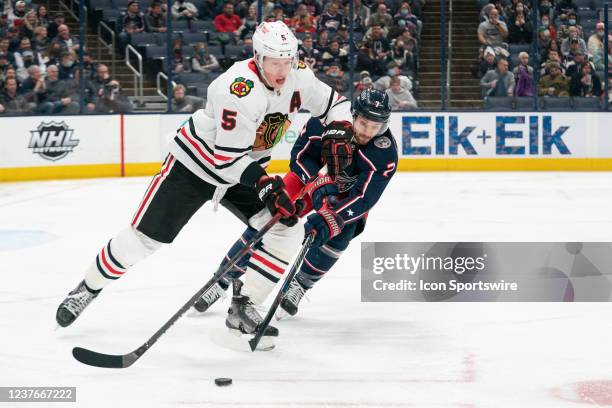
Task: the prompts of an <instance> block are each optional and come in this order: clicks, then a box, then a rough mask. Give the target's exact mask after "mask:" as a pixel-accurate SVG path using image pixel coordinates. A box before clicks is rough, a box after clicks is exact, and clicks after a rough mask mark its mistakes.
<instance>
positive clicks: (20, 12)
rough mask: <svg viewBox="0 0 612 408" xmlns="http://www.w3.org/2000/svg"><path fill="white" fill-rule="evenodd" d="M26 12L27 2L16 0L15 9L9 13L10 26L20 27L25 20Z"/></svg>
mask: <svg viewBox="0 0 612 408" xmlns="http://www.w3.org/2000/svg"><path fill="white" fill-rule="evenodd" d="M26 13H27V9H26V2H25V1H23V0H19V1H16V2H15V5H14V6H13V9H12V10H10V11H9V13H8V22H9V26H12V27H15V28H19V27H20V26H21V25H22V24H23V23H24V21H25V16H26Z"/></svg>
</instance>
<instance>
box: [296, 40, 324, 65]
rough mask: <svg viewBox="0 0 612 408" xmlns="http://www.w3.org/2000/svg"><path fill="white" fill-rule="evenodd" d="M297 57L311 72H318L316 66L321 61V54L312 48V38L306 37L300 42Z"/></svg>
mask: <svg viewBox="0 0 612 408" xmlns="http://www.w3.org/2000/svg"><path fill="white" fill-rule="evenodd" d="M298 55H299V57H300V59H301V60H302V61H304V62H305V63H306V65H308V66H309V67H310V69H312V70H313V71H315V72H316V71H317V70H318V64H319V61H320V60H321V53H320V52H319V50H317V49H316V48H314V45H313V41H312V37H311V36H310V35H307V36H306V37H304V39H303V40H302V44H301V45H300V47H299V48H298Z"/></svg>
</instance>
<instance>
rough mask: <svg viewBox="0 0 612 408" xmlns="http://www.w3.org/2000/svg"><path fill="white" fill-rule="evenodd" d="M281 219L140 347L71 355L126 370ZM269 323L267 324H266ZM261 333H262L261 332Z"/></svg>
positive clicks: (74, 351)
mask: <svg viewBox="0 0 612 408" xmlns="http://www.w3.org/2000/svg"><path fill="white" fill-rule="evenodd" d="M280 219H281V215H280V213H277V214H276V215H274V216H273V217H272V218H271V219H270V221H268V222H267V223H266V224H265V225H264V226H263V227H262V228H261V229H260V230H259V231H257V233H256V234H255V235H254V236H253V238H251V239H250V240H249V241H248V242H247V243H246V244H245V246H244V247H242V249H240V251H238V252H237V253H236V254H235V255H234V256H233V257H232V258H231V259H230V260H229V261H228V262H227V263H226V264H225V265H223V266H220V267H219V269H217V272H215V274H214V275H213V276H212V278H210V279H209V280H208V282H206V284H205V285H204V286H203V287H202V288H201V289H200V290H198V292H197V293H196V294H195V295H193V296H192V297H191V299H189V300H188V301H187V303H185V304H184V305H183V306H182V307H181V308H180V309H179V310H178V312H176V313H175V314H174V315H172V317H171V318H170V319H168V321H167V322H166V323H165V324H164V325H163V326H162V327H161V328H160V329H159V330H157V331H156V332H155V334H153V335H152V336H151V337H150V338H149V340H147V341H146V342H145V343H144V344H143V345H142V346H140V347H138V348H137V349H136V350H134V351H132V352H131V353H128V354H122V355H113V354H103V353H98V352H95V351H92V350H88V349H85V348H82V347H75V348H73V349H72V355H73V356H74V358H76V359H77V360H78V361H80V362H81V363H83V364H87V365H90V366H94V367H105V368H127V367H129V366H131V365H132V364H134V363H135V362H136V360H138V359H139V358H140V357H141V356H142V355H143V354H144V353H146V351H147V350H148V349H150V348H151V346H153V344H155V343H156V342H157V340H159V338H160V337H161V336H162V335H163V334H164V333H165V332H166V331H167V330H168V329H169V328H170V326H172V325H173V324H174V323H176V321H177V320H178V319H179V318H180V317H181V316H182V315H183V314H184V313H185V312H186V311H187V310H189V308H191V307H192V306H193V305H194V304H195V303H196V302H197V301H198V300H199V299H200V298H201V297H202V295H203V294H204V293H205V292H206V291H207V290H208V289H210V288H211V287H212V286H213V285H214V284H216V283H217V282H218V281H219V280H220V279H221V278H222V277H223V275H225V274H226V273H227V272H228V271H229V270H230V269H231V268H232V267H233V266H234V265H235V264H236V262H238V261H239V260H240V258H242V257H243V256H244V255H246V253H247V252H249V251H250V250H251V248H252V247H253V246H254V245H255V244H257V243H258V242H259V241H261V239H262V238H263V236H264V234H265V233H266V232H268V231H269V230H270V228H272V227H273V226H274V224H276V223H277V222H278V221H279V220H280ZM268 323H269V322H268ZM262 333H263V332H262Z"/></svg>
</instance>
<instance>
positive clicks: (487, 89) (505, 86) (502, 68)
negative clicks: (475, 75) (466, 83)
mask: <svg viewBox="0 0 612 408" xmlns="http://www.w3.org/2000/svg"><path fill="white" fill-rule="evenodd" d="M514 86H515V82H514V75H513V74H512V73H511V72H509V71H508V61H507V60H505V59H503V58H502V59H500V60H499V61H497V69H495V70H494V71H489V72H487V73H486V74H485V76H483V77H482V79H481V80H480V87H481V89H482V93H483V96H484V97H485V98H486V97H487V96H512V95H513V93H514Z"/></svg>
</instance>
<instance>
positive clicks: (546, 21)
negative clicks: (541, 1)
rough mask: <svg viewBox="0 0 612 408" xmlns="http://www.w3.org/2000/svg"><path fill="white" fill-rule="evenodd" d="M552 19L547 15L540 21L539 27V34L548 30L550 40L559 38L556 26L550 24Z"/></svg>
mask: <svg viewBox="0 0 612 408" xmlns="http://www.w3.org/2000/svg"><path fill="white" fill-rule="evenodd" d="M550 21H551V19H550V17H548V16H547V15H543V16H542V18H541V19H540V26H539V27H538V33H540V32H542V31H544V30H548V32H549V34H550V38H557V30H556V28H555V25H554V24H551V23H550Z"/></svg>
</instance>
